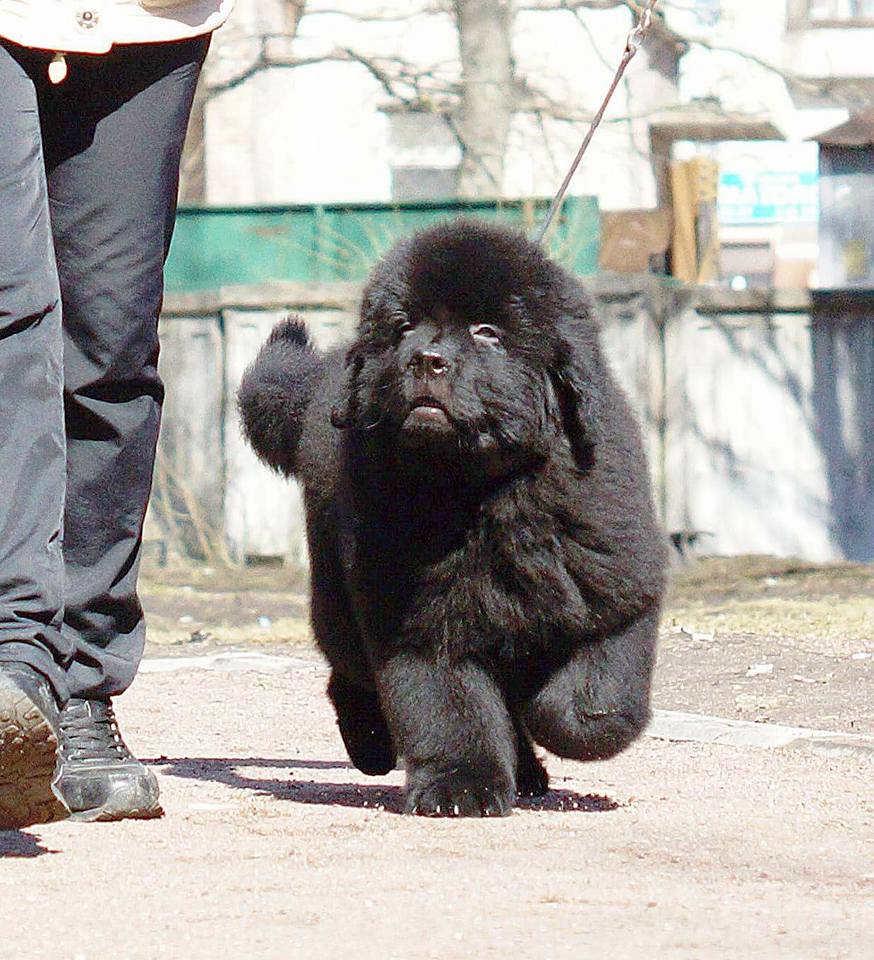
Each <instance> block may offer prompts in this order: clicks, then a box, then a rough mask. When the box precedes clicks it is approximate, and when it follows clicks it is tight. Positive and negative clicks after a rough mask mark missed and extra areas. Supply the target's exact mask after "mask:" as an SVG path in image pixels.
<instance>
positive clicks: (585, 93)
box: [206, 0, 676, 209]
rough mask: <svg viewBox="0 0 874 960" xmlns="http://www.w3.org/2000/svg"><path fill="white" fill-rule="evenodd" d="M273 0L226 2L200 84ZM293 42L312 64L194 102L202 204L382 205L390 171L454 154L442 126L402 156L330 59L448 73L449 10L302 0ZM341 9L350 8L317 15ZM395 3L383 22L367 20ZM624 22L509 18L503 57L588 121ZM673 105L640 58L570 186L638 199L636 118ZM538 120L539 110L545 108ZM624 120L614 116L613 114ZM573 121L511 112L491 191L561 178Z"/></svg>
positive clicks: (377, 95) (258, 27) (642, 131)
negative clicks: (203, 148)
mask: <svg viewBox="0 0 874 960" xmlns="http://www.w3.org/2000/svg"><path fill="white" fill-rule="evenodd" d="M280 8H281V0H237V7H236V10H235V13H234V16H233V18H232V19H231V20H230V21H229V23H228V24H227V25H226V26H225V27H223V28H222V29H221V30H220V31H218V32H217V34H216V36H215V38H214V43H213V51H212V53H211V55H210V63H209V71H208V76H209V79H210V80H211V81H212V82H213V83H223V82H225V81H226V80H227V79H228V78H231V77H233V76H235V75H236V74H238V73H239V72H240V71H241V70H242V69H243V68H244V67H245V66H246V65H247V64H249V63H251V62H252V60H253V59H254V57H255V55H256V49H257V47H256V46H255V45H254V41H253V39H252V38H253V37H255V36H257V35H258V34H263V33H269V32H271V31H273V30H275V29H277V25H278V24H279V23H280V20H281V16H280ZM307 9H308V12H307V14H306V16H304V18H303V19H302V21H301V24H300V28H299V33H298V36H297V38H296V39H295V41H294V46H293V50H294V54H295V56H296V57H298V58H305V59H312V60H314V61H317V60H319V59H320V58H322V60H323V62H313V63H312V64H311V65H308V66H304V67H296V68H294V69H283V68H273V69H271V70H269V71H265V72H261V73H258V74H257V75H256V76H253V77H252V78H251V79H249V80H247V81H246V82H245V83H243V84H241V85H239V86H236V87H234V88H233V89H229V90H226V91H224V92H221V93H217V94H213V95H211V96H210V97H209V101H208V104H207V107H206V143H207V163H206V200H207V202H209V203H212V204H237V203H239V204H251V203H313V202H319V203H321V202H324V203H333V202H347V201H372V200H379V201H387V200H390V199H392V168H393V167H400V168H403V167H408V166H409V165H410V164H411V163H413V162H414V163H416V164H418V165H422V166H433V165H436V166H438V167H439V166H441V165H443V164H452V163H453V162H457V161H458V156H459V154H458V148H457V145H453V142H452V139H453V138H452V135H451V134H450V136H449V137H447V135H446V130H441V131H438V132H435V133H434V134H433V135H431V136H429V137H424V136H423V137H422V149H421V151H419V152H418V153H417V152H416V151H413V152H412V154H411V151H410V147H409V138H408V137H405V136H404V132H403V131H400V132H397V131H393V129H392V122H393V114H392V112H391V111H390V110H389V112H386V108H387V107H391V106H392V104H391V101H390V100H389V98H388V96H387V95H386V92H385V90H384V89H383V88H382V86H381V85H380V84H379V82H378V81H377V80H376V79H375V78H374V77H373V76H372V75H371V74H370V73H369V72H368V71H367V70H366V69H365V68H364V67H362V66H360V65H354V64H349V63H338V62H331V61H330V60H329V59H328V60H327V61H325V59H324V58H330V56H331V55H332V53H333V52H336V51H337V50H340V49H344V48H350V49H353V50H355V51H356V52H358V53H361V54H364V55H368V56H373V57H377V58H380V57H381V58H385V59H391V58H392V57H402V58H405V59H407V60H410V61H413V62H414V63H418V64H421V65H422V66H429V65H434V69H435V70H436V71H437V73H439V74H440V75H441V76H444V77H446V78H447V79H449V80H450V81H452V80H455V79H457V70H458V68H457V64H456V62H455V61H457V59H458V44H457V35H456V33H455V30H454V28H453V25H452V21H451V19H450V17H449V16H437V15H429V16H413V15H409V12H410V5H409V4H408V3H400V2H395V3H385V2H376V0H310V2H309V3H308V5H307ZM324 10H332V11H341V12H342V11H347V12H350V13H352V14H354V16H343V15H341V14H339V13H322V12H321V11H324ZM392 10H394V11H396V12H397V13H398V14H399V15H398V17H397V19H395V20H390V21H388V22H379V21H376V22H374V21H369V20H367V19H366V17H367V15H368V14H377V13H383V12H385V11H389V12H391V11H392ZM630 25H631V17H630V13H629V11H628V10H627V9H625V8H621V9H620V8H617V9H612V10H600V11H598V10H594V11H587V12H586V14H585V22H584V24H583V25H580V23H579V22H578V21H577V19H576V18H575V17H574V16H573V15H572V14H571V13H570V12H563V11H552V12H550V13H521V14H520V15H519V16H518V18H517V21H516V30H515V35H514V56H515V58H516V61H517V65H518V70H519V72H520V74H521V75H524V76H529V77H531V78H533V79H534V80H535V81H536V84H537V86H538V88H539V89H542V90H543V91H544V92H545V93H547V94H549V95H551V96H553V97H555V98H556V99H558V100H561V101H563V102H566V103H567V104H568V105H570V107H571V108H572V109H573V110H575V111H578V112H579V113H580V114H581V115H583V116H587V115H591V114H592V113H593V112H594V110H595V109H596V108H597V106H598V104H599V103H600V100H601V98H602V97H603V95H604V93H605V92H606V89H607V86H608V83H609V80H610V78H611V76H612V73H613V71H614V70H615V67H616V65H617V64H618V62H619V59H620V57H621V55H622V52H623V49H624V46H625V38H626V35H627V33H628V30H629V27H630ZM675 101H676V86H675V84H674V82H673V80H672V79H669V78H666V77H665V76H664V74H663V73H662V72H660V71H658V70H655V69H652V68H651V67H650V64H649V62H648V53H647V52H646V51H644V52H642V53H641V54H640V55H639V57H638V58H637V59H636V60H635V63H634V68H633V70H630V71H629V73H628V79H627V81H625V82H624V83H623V84H622V86H621V87H620V88H619V90H618V91H617V93H616V96H615V97H614V100H613V103H612V105H611V107H610V110H609V112H608V114H607V117H606V121H605V123H604V125H603V126H602V128H601V130H600V132H599V134H598V139H597V141H596V146H594V147H593V149H592V150H591V151H590V152H589V154H588V156H587V158H586V159H585V161H584V163H583V166H582V168H581V170H580V171H579V174H578V176H577V178H576V179H575V181H574V187H573V192H575V193H594V194H597V195H598V197H599V201H600V205H601V207H602V208H603V209H626V208H637V207H651V206H653V205H654V204H655V182H654V179H653V175H652V171H651V168H650V163H649V160H648V158H647V156H646V152H647V150H648V143H649V140H648V125H647V121H646V119H645V117H646V114H647V113H648V112H650V111H652V110H654V109H657V108H660V107H663V106H669V105H671V104H673V103H674V102H675ZM547 114H548V111H547ZM621 118H628V119H624V120H623V119H621ZM584 126H585V125H584V124H580V123H567V122H563V121H552V120H550V119H549V116H548V115H547V116H546V119H545V120H544V122H543V124H541V123H540V122H539V121H538V120H536V119H535V118H534V117H530V116H523V115H520V116H517V118H516V119H515V121H514V123H513V127H512V130H511V133H510V143H509V147H508V155H507V164H506V174H505V180H504V183H503V184H502V189H501V193H502V195H504V196H512V197H527V196H551V195H552V194H553V193H554V192H555V190H556V189H557V187H558V185H559V183H560V182H561V180H562V178H563V176H564V173H565V170H566V169H567V167H568V165H569V163H570V161H571V159H572V158H573V155H574V154H575V152H576V150H577V147H578V146H579V143H580V140H581V138H582V135H583V133H584V132H585V131H584Z"/></svg>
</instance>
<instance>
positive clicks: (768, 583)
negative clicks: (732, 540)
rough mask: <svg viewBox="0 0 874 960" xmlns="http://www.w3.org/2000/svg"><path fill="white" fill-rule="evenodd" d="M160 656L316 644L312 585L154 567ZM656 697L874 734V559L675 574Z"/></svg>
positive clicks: (152, 606)
mask: <svg viewBox="0 0 874 960" xmlns="http://www.w3.org/2000/svg"><path fill="white" fill-rule="evenodd" d="M143 599H144V604H145V606H146V610H147V613H148V617H149V624H150V632H149V636H150V640H151V647H150V650H152V651H154V652H156V653H160V654H161V655H164V656H166V655H172V654H182V655H186V656H190V655H192V654H196V653H198V652H207V651H212V650H215V649H218V648H224V647H230V648H235V649H239V648H242V647H248V646H252V645H257V646H258V647H259V648H260V649H263V650H269V651H271V652H273V651H275V652H286V651H289V650H295V649H300V647H301V645H309V644H310V643H311V635H310V630H309V625H308V623H307V597H306V582H305V580H303V579H301V578H300V577H299V576H297V577H296V576H295V575H294V574H291V573H289V572H287V571H284V570H282V569H275V568H269V567H268V568H259V569H249V570H246V571H245V572H243V573H241V572H240V571H222V570H210V568H203V567H201V568H186V569H180V570H166V569H161V568H153V569H152V570H149V571H147V577H146V581H145V586H144V591H143ZM655 704H656V706H657V707H662V708H665V709H673V710H688V711H692V712H697V713H706V714H713V715H717V716H723V717H734V718H739V719H745V720H758V721H761V722H766V721H770V722H772V723H786V724H792V725H798V726H809V727H818V728H822V729H827V730H839V731H842V732H854V733H864V734H872V733H874V566H870V565H859V564H831V565H821V566H816V565H813V564H806V563H801V562H799V561H792V560H782V559H778V558H774V557H737V558H730V559H729V558H709V559H702V560H698V561H695V562H693V563H691V564H689V565H688V566H685V567H683V568H680V569H677V570H676V571H675V573H674V577H673V582H672V585H671V592H670V596H669V601H668V604H667V608H666V610H665V615H664V617H663V628H662V636H661V644H660V648H659V662H658V667H657V673H656V684H655Z"/></svg>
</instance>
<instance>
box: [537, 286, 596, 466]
mask: <svg viewBox="0 0 874 960" xmlns="http://www.w3.org/2000/svg"><path fill="white" fill-rule="evenodd" d="M557 327H558V334H559V335H558V337H557V338H556V340H555V344H554V353H553V359H552V362H551V364H550V366H549V371H548V381H549V382H548V384H547V393H548V395H549V396H550V398H551V399H552V400H553V402H554V409H555V415H554V419H556V420H558V421H559V422H560V424H561V428H562V429H563V431H564V433H565V436H566V437H567V439H568V442H569V443H570V447H571V451H572V453H573V456H574V460H575V461H576V464H577V467H578V468H579V469H580V470H588V469H589V468H590V467H591V466H592V463H593V462H594V457H595V450H596V447H597V444H598V424H599V423H600V422H601V411H600V407H601V401H602V397H603V392H604V370H605V368H604V360H603V358H602V357H601V352H600V347H599V344H598V337H597V330H596V327H595V324H594V321H593V320H592V318H591V315H590V313H589V311H588V305H587V304H581V305H580V309H579V310H576V311H574V313H573V314H570V315H568V314H565V315H564V316H563V317H562V319H561V321H560V323H559V324H557Z"/></svg>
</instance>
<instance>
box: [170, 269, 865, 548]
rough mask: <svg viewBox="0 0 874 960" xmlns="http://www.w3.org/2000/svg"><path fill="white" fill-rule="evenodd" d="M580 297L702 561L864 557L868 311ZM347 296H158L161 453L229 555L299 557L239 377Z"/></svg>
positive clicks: (332, 335) (619, 294)
mask: <svg viewBox="0 0 874 960" xmlns="http://www.w3.org/2000/svg"><path fill="white" fill-rule="evenodd" d="M594 293H595V296H596V302H597V305H598V310H599V315H600V316H601V319H602V322H603V341H604V345H605V352H606V354H607V356H608V358H609V360H610V362H611V364H612V365H613V368H614V370H615V372H616V375H617V377H618V378H619V380H620V382H621V383H622V384H623V386H624V387H625V389H626V391H627V393H628V395H629V398H630V400H631V402H632V404H633V406H634V408H635V410H636V411H637V413H638V416H639V418H640V421H641V424H642V426H643V430H644V437H645V442H646V446H647V449H648V452H649V458H650V468H651V473H652V479H653V486H654V492H655V497H656V501H657V503H658V505H659V508H660V510H661V513H662V516H663V517H664V519H665V523H666V526H667V529H668V530H669V531H670V532H672V533H683V534H698V535H699V540H698V545H699V549H700V550H702V551H703V552H706V553H716V554H737V553H771V554H778V555H784V556H799V557H803V558H805V559H809V560H820V561H823V560H838V559H851V560H874V323H872V322H871V321H872V315H874V305H872V304H870V303H866V302H865V301H864V300H860V299H858V298H857V299H851V298H846V297H845V298H843V299H839V300H833V301H826V302H821V303H820V302H816V303H815V302H813V301H811V299H810V296H809V295H808V294H807V293H801V292H795V293H793V292H790V291H781V292H780V293H779V294H775V293H768V292H759V293H755V292H751V291H746V292H744V293H735V292H733V291H715V290H699V291H691V290H685V291H684V290H678V289H676V288H672V287H666V286H661V285H659V283H658V282H657V281H656V280H655V278H651V277H648V278H636V277H635V278H622V279H617V278H610V277H602V278H599V279H598V280H597V281H596V282H595V286H594ZM356 296H357V288H356V287H355V286H353V285H342V284H337V285H334V284H331V285H324V286H323V287H321V288H318V287H314V286H313V285H306V286H305V285H299V286H298V285H291V284H289V285H285V286H272V287H264V288H237V289H233V288H232V289H229V290H225V291H222V292H221V294H197V295H195V294H187V295H182V296H176V297H173V296H171V297H169V298H168V301H167V304H166V306H165V313H164V316H163V318H162V321H161V325H162V332H163V337H164V344H165V346H164V350H163V353H162V357H161V370H162V375H163V376H164V379H165V381H166V382H167V388H168V390H167V396H168V405H167V411H166V416H165V431H164V435H163V438H162V450H164V451H165V455H166V456H167V457H168V458H169V459H172V460H173V461H174V462H176V463H178V464H180V466H181V467H182V470H183V472H185V474H186V476H187V478H188V483H189V485H190V486H191V487H192V488H194V489H195V490H197V491H199V492H202V498H203V501H204V504H205V508H204V513H205V514H206V515H208V516H210V517H211V518H212V519H213V520H214V522H215V524H216V525H217V527H218V528H219V529H220V532H221V533H222V535H223V536H225V537H226V538H227V542H228V544H229V547H230V552H231V554H232V556H233V557H235V558H236V559H238V560H240V559H244V558H245V557H247V556H283V557H286V558H288V559H289V560H290V561H291V562H294V563H301V562H303V561H304V560H305V556H306V549H305V545H304V541H303V515H302V505H301V502H300V495H299V493H298V492H297V491H296V488H295V486H294V484H289V483H287V482H286V481H284V480H282V479H280V478H279V477H277V476H275V475H274V474H272V473H271V472H270V471H269V470H267V469H266V468H264V467H263V466H261V465H260V464H259V463H258V462H257V460H256V459H255V457H254V455H253V454H252V452H251V450H249V449H248V447H246V446H245V444H244V443H243V441H242V439H241V437H240V434H239V425H238V421H237V417H236V411H235V408H234V395H235V392H236V388H237V385H238V384H239V380H240V377H241V376H242V372H243V370H244V368H245V366H246V365H247V364H248V363H249V362H250V361H251V360H252V359H253V358H254V355H255V353H256V352H257V349H258V347H259V346H260V344H261V343H262V342H263V340H264V339H265V337H266V335H267V333H268V331H269V329H270V327H271V326H272V324H273V323H274V322H275V321H276V320H277V319H278V318H279V317H280V316H281V315H283V314H284V313H285V312H287V311H288V310H294V311H296V312H298V313H299V314H300V315H301V316H302V317H303V318H304V319H305V321H306V322H307V324H308V326H309V327H310V329H311V331H312V332H313V336H314V338H315V340H316V342H317V343H319V344H320V345H321V346H322V347H329V346H332V345H334V344H337V343H341V342H342V341H343V340H344V339H345V338H348V336H350V334H351V331H352V329H353V326H354V317H355V301H356ZM219 499H221V506H218V501H219Z"/></svg>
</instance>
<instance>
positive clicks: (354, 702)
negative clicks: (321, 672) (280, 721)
mask: <svg viewBox="0 0 874 960" xmlns="http://www.w3.org/2000/svg"><path fill="white" fill-rule="evenodd" d="M313 540H315V538H313ZM311 542H312V541H311ZM317 542H318V547H317V549H314V550H312V551H311V559H310V570H311V578H312V601H311V605H310V614H311V618H312V625H313V633H314V635H315V638H316V642H317V643H318V645H319V648H320V649H321V651H322V653H323V654H324V655H325V656H326V657H327V659H328V662H329V663H330V664H331V667H332V670H331V679H330V681H329V683H328V696H329V697H330V699H331V702H332V703H333V704H334V710H335V711H336V714H337V725H338V726H339V728H340V736H341V737H342V738H343V743H344V745H345V746H346V751H347V752H348V754H349V759H350V760H351V761H352V762H353V763H354V764H355V766H356V767H357V768H358V769H359V770H360V771H361V772H362V773H366V774H368V775H369V776H381V775H382V774H385V773H388V772H389V771H390V770H394V768H395V765H396V764H397V753H396V751H395V748H394V743H393V742H392V738H391V734H390V733H389V729H388V726H387V725H386V722H385V717H384V715H383V712H382V707H381V706H380V703H379V696H378V695H377V693H376V688H375V687H374V682H373V674H372V672H371V669H370V662H369V658H368V656H367V654H366V652H365V649H364V644H363V642H362V640H361V635H360V633H359V631H358V626H357V624H356V621H355V616H354V614H353V612H352V608H351V604H350V603H349V597H348V594H347V593H346V588H345V586H344V584H343V579H342V574H341V572H340V565H339V562H338V561H337V558H336V553H335V552H334V551H333V550H332V549H331V548H330V542H329V539H328V538H327V537H322V538H321V539H320V540H318V541H317Z"/></svg>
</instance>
